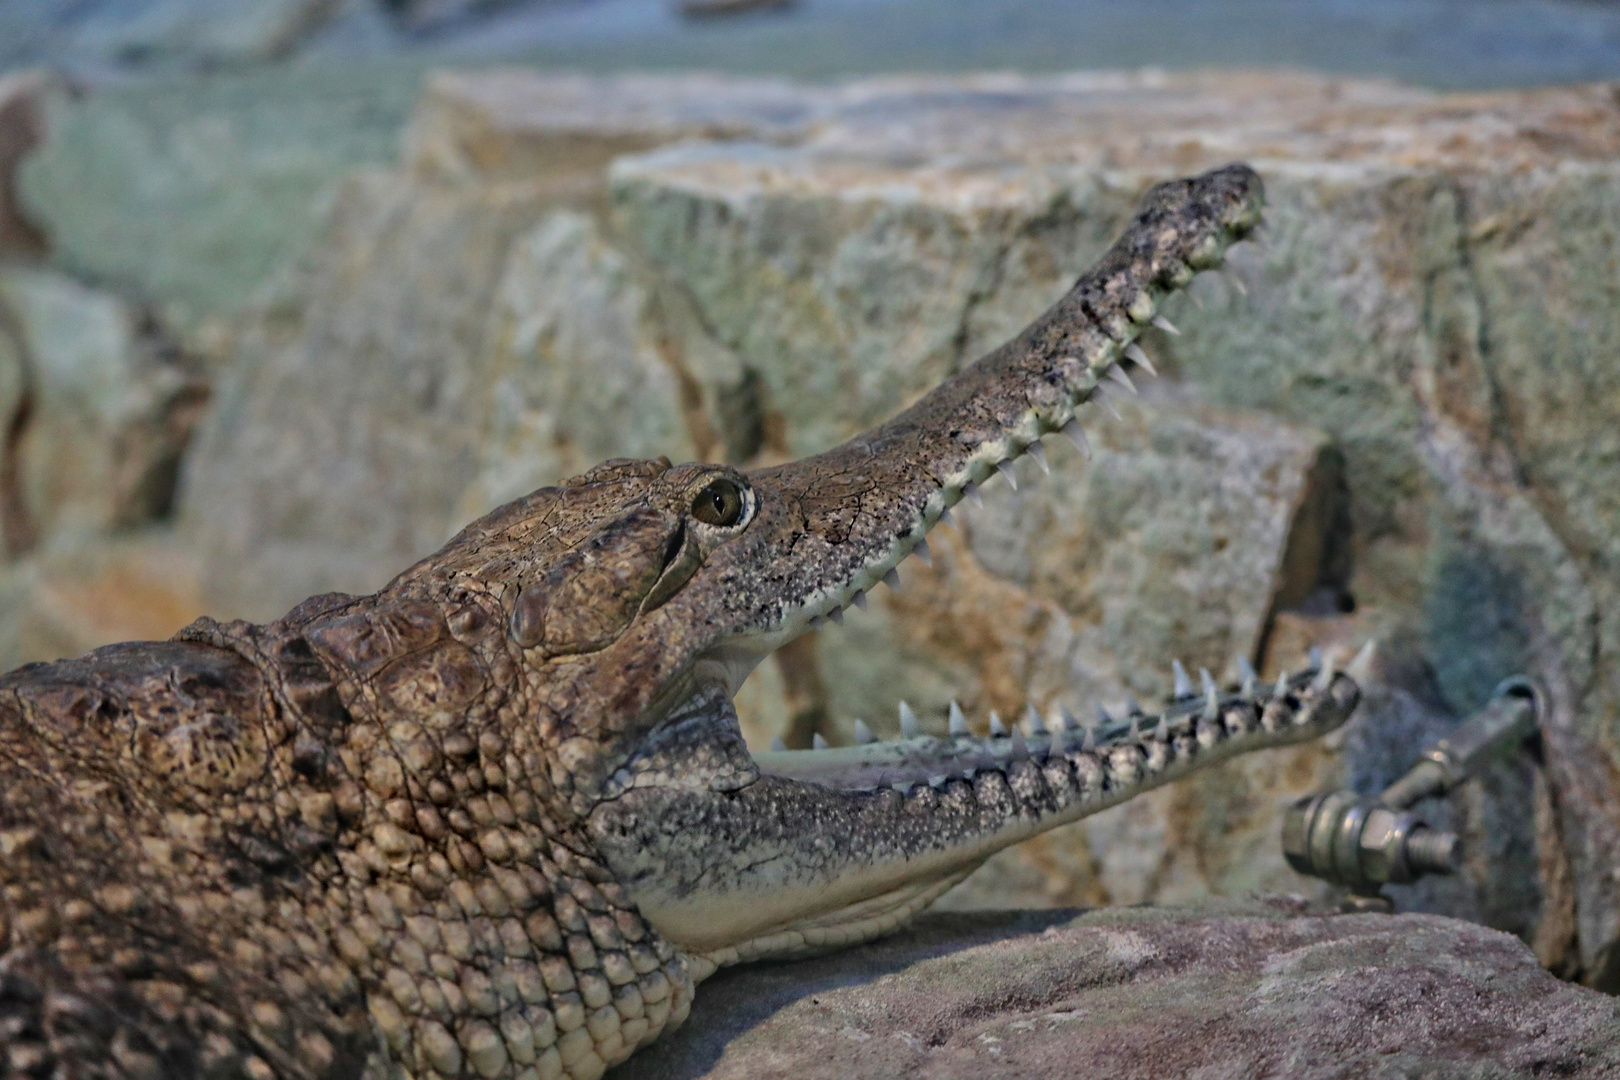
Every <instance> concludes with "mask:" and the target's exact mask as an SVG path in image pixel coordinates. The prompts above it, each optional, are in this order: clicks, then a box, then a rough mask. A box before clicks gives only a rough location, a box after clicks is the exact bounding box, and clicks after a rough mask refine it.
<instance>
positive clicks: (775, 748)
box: [771, 735, 787, 754]
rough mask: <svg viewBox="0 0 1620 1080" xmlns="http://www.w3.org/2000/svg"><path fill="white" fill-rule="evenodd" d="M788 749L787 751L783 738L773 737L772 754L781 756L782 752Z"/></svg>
mask: <svg viewBox="0 0 1620 1080" xmlns="http://www.w3.org/2000/svg"><path fill="white" fill-rule="evenodd" d="M786 749H787V743H785V742H783V741H782V736H780V735H775V736H772V737H771V753H773V754H780V753H781V752H782V751H784V750H786Z"/></svg>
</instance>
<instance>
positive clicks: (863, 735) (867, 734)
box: [855, 720, 877, 746]
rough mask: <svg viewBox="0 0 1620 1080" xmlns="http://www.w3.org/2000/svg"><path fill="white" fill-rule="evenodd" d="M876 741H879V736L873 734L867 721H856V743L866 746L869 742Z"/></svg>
mask: <svg viewBox="0 0 1620 1080" xmlns="http://www.w3.org/2000/svg"><path fill="white" fill-rule="evenodd" d="M875 742H877V736H876V735H874V734H872V729H871V728H869V727H867V726H866V721H865V720H857V721H855V744H856V745H857V746H865V745H866V744H867V743H875Z"/></svg>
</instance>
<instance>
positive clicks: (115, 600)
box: [0, 529, 206, 670]
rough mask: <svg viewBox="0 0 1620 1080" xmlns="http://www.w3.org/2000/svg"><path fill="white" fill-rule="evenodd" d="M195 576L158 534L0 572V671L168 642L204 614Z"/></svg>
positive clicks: (186, 557) (68, 551) (192, 562)
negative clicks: (111, 646) (128, 644)
mask: <svg viewBox="0 0 1620 1080" xmlns="http://www.w3.org/2000/svg"><path fill="white" fill-rule="evenodd" d="M198 571H199V564H198V559H197V556H196V552H195V551H194V550H193V549H192V548H190V547H189V546H188V545H185V544H181V543H176V542H175V541H174V539H173V538H172V536H170V535H168V534H167V532H166V531H165V530H160V529H152V530H144V531H141V532H138V533H134V534H131V535H125V536H119V537H115V538H111V539H105V538H104V539H99V540H93V541H90V542H86V543H81V544H79V545H75V546H71V547H64V548H61V549H58V550H53V551H48V552H43V553H40V554H37V555H33V556H30V557H27V558H24V559H23V560H21V561H19V562H17V563H14V564H12V565H11V566H8V567H6V568H5V569H4V570H3V571H0V666H3V667H5V668H6V669H7V670H9V669H11V668H13V667H16V666H17V665H18V664H21V663H24V662H27V661H34V660H56V659H63V658H67V657H73V656H80V655H83V654H84V653H86V652H89V651H90V650H91V649H94V648H96V647H98V646H101V645H105V644H108V643H110V642H116V641H160V640H163V639H164V638H168V637H171V636H172V635H174V634H175V633H176V632H177V631H178V630H179V629H180V628H181V627H183V626H185V625H186V624H187V623H190V622H191V621H192V620H193V619H195V618H197V617H198V616H199V615H202V614H205V613H206V608H205V606H204V604H203V599H202V590H201V586H200V581H199V573H198Z"/></svg>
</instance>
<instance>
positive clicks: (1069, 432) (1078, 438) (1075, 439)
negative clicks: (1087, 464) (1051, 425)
mask: <svg viewBox="0 0 1620 1080" xmlns="http://www.w3.org/2000/svg"><path fill="white" fill-rule="evenodd" d="M1063 436H1064V438H1066V439H1068V440H1069V441H1070V442H1072V443H1074V448H1075V449H1076V450H1078V451H1080V456H1081V457H1083V458H1085V459H1086V460H1087V461H1090V460H1091V441H1090V440H1089V439H1087V438H1086V429H1085V428H1083V427H1081V426H1080V421H1079V420H1070V421H1069V422H1068V423H1067V424H1064V425H1063Z"/></svg>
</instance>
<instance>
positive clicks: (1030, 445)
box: [800, 245, 1247, 630]
mask: <svg viewBox="0 0 1620 1080" xmlns="http://www.w3.org/2000/svg"><path fill="white" fill-rule="evenodd" d="M1226 247H1230V245H1226ZM1225 250H1226V248H1225V247H1223V249H1222V250H1221V251H1219V252H1218V253H1217V254H1216V255H1215V256H1214V258H1215V261H1216V263H1217V264H1218V263H1219V261H1220V260H1221V259H1222V258H1224V256H1225ZM1212 269H1213V267H1212ZM1190 280H1191V279H1189V281H1190ZM1225 280H1227V281H1229V282H1232V283H1233V284H1234V287H1236V288H1239V289H1240V290H1242V283H1241V281H1240V280H1239V279H1238V278H1237V277H1236V275H1232V274H1228V275H1225ZM1181 284H1182V285H1186V284H1188V282H1182V283H1181ZM1242 291H1243V292H1244V295H1247V291H1246V290H1242ZM1156 307H1157V301H1156V300H1155V299H1154V297H1153V296H1152V295H1150V293H1149V292H1147V291H1145V292H1143V293H1142V295H1141V296H1139V297H1138V298H1137V300H1136V301H1135V303H1134V304H1133V305H1132V306H1131V308H1130V311H1129V316H1130V322H1129V324H1128V331H1127V334H1128V336H1127V337H1126V339H1125V340H1124V341H1123V342H1121V341H1119V340H1110V342H1109V344H1108V345H1107V346H1105V347H1104V352H1103V355H1102V356H1101V357H1100V358H1099V360H1098V362H1097V363H1095V364H1091V365H1087V368H1088V370H1087V375H1086V376H1085V377H1084V378H1082V379H1081V380H1080V383H1079V384H1078V385H1077V386H1075V387H1071V388H1070V391H1069V396H1068V400H1067V401H1064V402H1059V403H1058V404H1056V405H1053V406H1051V407H1049V408H1047V409H1045V410H1044V411H1043V410H1042V409H1038V408H1034V407H1031V408H1030V409H1028V410H1027V411H1026V412H1025V413H1024V415H1023V416H1022V417H1021V418H1020V419H1019V421H1018V423H1017V424H1015V425H1014V426H1013V427H1012V428H1011V429H1009V430H1008V431H1007V432H1006V433H1005V434H1003V435H1002V437H1001V438H999V439H991V440H989V441H987V442H984V443H982V444H980V445H979V447H978V448H977V450H975V451H974V453H973V455H972V456H971V457H970V458H969V459H968V461H967V464H966V465H964V466H963V468H962V469H961V470H960V471H959V472H957V473H956V474H954V475H952V476H949V477H947V478H946V480H945V483H944V485H943V486H942V487H940V489H939V490H938V491H936V492H934V494H933V495H931V496H929V499H928V502H927V503H926V504H924V506H923V510H922V514H921V515H920V516H919V518H918V520H917V521H916V522H915V523H914V524H913V525H912V527H911V529H910V530H909V532H903V533H901V534H900V535H898V536H897V537H896V538H895V541H894V544H893V546H892V547H891V548H890V549H889V551H888V553H887V554H886V555H885V556H884V557H883V558H881V559H878V560H876V561H875V562H873V563H871V564H869V565H868V566H867V567H866V568H864V569H863V570H861V571H860V572H858V573H857V574H856V575H855V576H854V577H853V578H852V579H851V581H850V582H849V583H848V584H846V585H845V586H843V587H842V588H840V589H836V590H834V591H833V592H832V594H831V596H830V597H827V598H824V599H821V600H820V601H819V602H818V599H817V598H816V597H811V598H810V599H809V600H808V601H807V602H806V603H805V604H804V606H803V607H802V608H800V612H801V614H802V613H804V612H809V611H811V610H812V609H814V608H817V607H819V606H821V604H824V603H826V599H831V600H832V601H833V602H832V603H831V604H827V606H826V607H824V608H822V610H821V611H819V612H817V613H814V614H810V615H808V616H807V617H806V624H807V625H808V627H809V628H810V629H812V630H815V629H819V628H820V627H821V626H822V625H824V623H825V622H827V621H831V622H833V623H836V624H842V623H843V621H844V611H845V609H846V608H849V607H856V608H860V609H862V610H865V608H866V594H867V592H868V591H869V590H870V589H872V588H875V587H876V586H877V584H878V582H880V581H881V582H882V583H883V584H885V585H887V586H889V588H891V589H898V588H899V587H900V574H899V570H898V567H899V564H900V563H901V562H902V561H903V560H904V559H905V557H906V556H907V555H911V554H915V555H916V556H917V557H918V558H920V559H921V560H922V561H923V564H924V565H926V566H932V565H933V553H932V552H931V551H930V550H929V547H928V540H927V534H928V531H929V530H930V529H932V528H933V527H934V525H935V524H936V523H938V522H944V523H945V524H947V525H952V524H954V521H953V519H952V517H951V507H952V506H955V505H956V504H957V503H959V502H961V501H962V500H963V499H964V498H966V499H971V500H972V501H973V504H974V505H975V506H982V505H983V503H982V502H981V500H980V496H979V488H980V487H981V485H983V484H984V482H985V481H986V480H988V479H990V478H991V477H993V476H994V475H995V474H996V473H998V472H999V473H1000V474H1001V475H1002V476H1004V477H1006V479H1007V483H1008V484H1009V485H1011V486H1012V488H1013V490H1015V491H1016V490H1017V489H1018V477H1017V475H1016V474H1015V473H1014V470H1013V463H1014V462H1015V461H1017V460H1018V458H1019V457H1021V456H1023V455H1025V454H1027V455H1029V456H1030V457H1032V458H1034V459H1035V463H1036V464H1037V465H1039V466H1040V467H1041V471H1042V472H1043V473H1048V474H1049V473H1050V472H1051V471H1052V469H1051V465H1050V464H1048V462H1047V459H1046V449H1045V447H1043V446H1042V445H1041V439H1042V437H1043V436H1045V435H1047V434H1050V433H1052V432H1058V433H1060V434H1062V435H1063V436H1064V437H1065V438H1067V439H1068V440H1069V441H1070V442H1071V443H1073V444H1074V448H1075V449H1076V450H1078V451H1079V452H1080V456H1081V457H1083V458H1085V459H1086V460H1088V461H1089V460H1090V459H1091V443H1090V441H1089V440H1088V439H1087V438H1086V433H1085V429H1084V428H1083V427H1082V426H1081V424H1080V419H1079V417H1078V416H1076V415H1075V412H1076V410H1077V409H1078V408H1079V407H1080V406H1081V405H1085V404H1088V403H1093V404H1097V405H1100V406H1101V407H1102V408H1104V409H1106V410H1107V411H1108V412H1109V413H1110V414H1112V415H1113V417H1114V418H1115V419H1116V420H1117V419H1119V412H1118V410H1117V409H1115V408H1114V404H1113V402H1112V401H1110V400H1109V399H1108V398H1107V397H1105V396H1104V393H1103V391H1104V389H1105V387H1104V384H1103V382H1102V380H1104V379H1107V380H1108V381H1109V383H1111V384H1112V386H1110V387H1108V389H1114V388H1118V389H1119V390H1121V391H1124V392H1126V393H1130V394H1132V395H1134V394H1136V392H1137V390H1136V384H1135V383H1134V382H1132V381H1131V377H1130V374H1129V373H1128V372H1127V371H1126V370H1125V366H1124V361H1129V362H1130V363H1131V365H1132V366H1133V367H1135V368H1136V369H1137V370H1139V371H1141V372H1144V373H1146V374H1147V375H1150V376H1154V377H1157V375H1158V369H1157V368H1156V367H1155V366H1154V364H1153V360H1152V359H1151V358H1150V357H1149V356H1148V354H1147V351H1146V350H1145V349H1143V348H1142V346H1141V345H1140V344H1139V343H1138V342H1137V341H1136V337H1137V336H1138V335H1140V334H1141V333H1142V331H1143V330H1145V329H1146V328H1147V327H1148V326H1150V325H1151V326H1156V327H1158V328H1159V329H1160V330H1163V331H1164V332H1165V333H1167V334H1170V335H1172V336H1175V337H1179V336H1180V335H1181V331H1180V330H1178V329H1176V327H1175V324H1173V323H1172V322H1170V320H1169V319H1167V318H1165V317H1164V316H1163V315H1160V314H1158V312H1157V310H1156ZM1076 359H1078V358H1076ZM1098 368H1100V369H1101V373H1100V374H1099V373H1098Z"/></svg>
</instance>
